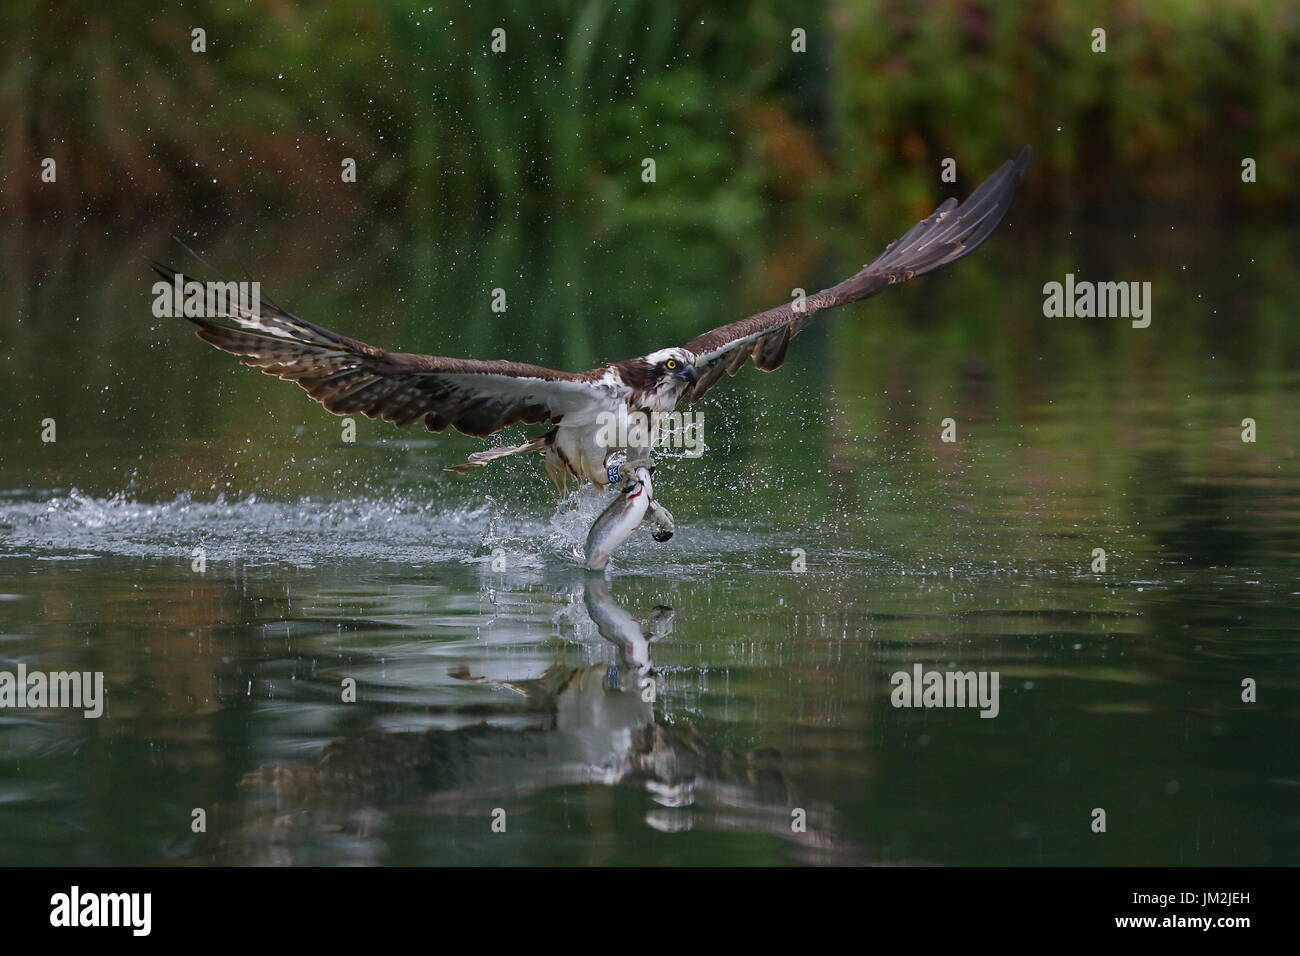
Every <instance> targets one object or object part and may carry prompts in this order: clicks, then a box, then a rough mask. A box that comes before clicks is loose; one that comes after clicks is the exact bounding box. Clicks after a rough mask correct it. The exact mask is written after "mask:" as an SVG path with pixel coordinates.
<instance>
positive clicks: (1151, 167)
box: [0, 0, 1300, 236]
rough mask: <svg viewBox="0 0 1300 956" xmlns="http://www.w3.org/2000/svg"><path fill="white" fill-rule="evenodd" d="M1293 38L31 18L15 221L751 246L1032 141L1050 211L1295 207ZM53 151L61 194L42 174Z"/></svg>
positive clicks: (1221, 13) (306, 15) (915, 18)
mask: <svg viewBox="0 0 1300 956" xmlns="http://www.w3.org/2000/svg"><path fill="white" fill-rule="evenodd" d="M1298 19H1300V15H1298V14H1297V7H1296V5H1295V4H1294V3H1290V2H1269V0H1206V2H1188V0H1143V2H1141V3H1137V2H1131V0H1088V2H1067V0H1041V2H1040V0H1034V2H1029V0H1023V2H993V0H825V2H822V3H808V2H806V0H758V2H741V0H722V2H704V0H660V2H649V0H621V2H614V0H554V2H549V3H545V4H538V3H524V2H509V0H502V2H497V3H476V4H472V5H471V4H468V3H465V2H463V0H385V2H379V3H342V2H334V3H329V4H312V3H304V2H294V0H254V2H249V3H236V4H228V3H225V2H218V0H196V2H191V3H184V4H172V5H169V6H166V7H164V8H161V9H160V8H158V6H157V5H156V4H151V3H145V2H143V0H131V2H123V3H116V4H112V5H99V6H88V5H85V4H77V3H71V2H67V0H55V2H50V0H10V2H8V3H7V4H5V5H4V7H3V9H2V10H0V31H2V33H3V36H4V40H3V41H0V42H2V43H3V46H2V47H0V124H2V125H3V129H0V152H2V153H3V156H2V162H0V203H3V205H4V206H5V207H6V208H7V209H8V210H9V211H10V212H11V213H12V212H17V213H19V214H25V215H39V214H42V213H45V212H50V211H58V210H62V211H64V212H66V213H73V214H77V215H83V214H85V213H87V212H88V211H99V212H103V213H108V214H113V215H119V216H136V215H141V214H147V213H150V212H151V211H154V210H156V209H158V208H159V207H165V206H179V207H181V208H183V209H186V210H188V211H190V212H191V213H192V214H193V215H195V216H199V215H202V216H204V217H207V218H213V217H222V216H230V217H236V216H248V215H249V214H250V213H251V212H252V211H256V212H257V213H260V214H266V213H268V212H269V211H271V210H273V209H275V208H283V207H289V208H292V207H311V206H317V207H321V208H328V209H330V210H331V212H332V213H333V214H337V215H351V216H355V215H363V214H372V213H375V212H395V213H398V214H401V215H403V216H405V217H407V218H409V219H410V220H411V221H415V222H420V223H422V224H424V225H427V226H429V227H430V228H437V225H438V222H437V216H439V215H446V214H449V213H467V212H468V213H475V214H484V215H498V214H501V213H503V212H512V211H514V210H516V209H520V208H525V207H527V208H543V209H555V208H565V209H573V208H576V209H578V210H580V212H581V214H582V216H583V218H584V219H588V220H595V221H596V222H598V223H599V222H610V221H619V222H626V221H661V220H664V219H670V220H678V221H681V220H684V221H688V222H695V223H699V224H705V225H707V226H708V228H710V229H713V230H717V231H721V232H723V233H729V234H731V235H733V236H740V235H744V234H746V233H747V232H748V231H749V230H751V229H752V228H753V227H754V225H755V223H756V222H757V221H758V220H760V219H761V218H763V217H764V216H767V217H774V216H785V215H788V214H789V210H788V208H786V207H785V206H783V205H781V203H782V202H784V201H785V200H788V199H794V200H798V201H800V202H804V201H806V202H808V203H811V204H812V205H813V206H814V207H816V208H817V209H819V210H824V209H826V208H827V207H828V206H829V207H831V208H835V209H837V210H849V211H853V210H856V211H857V212H858V213H861V214H872V215H874V214H878V213H882V212H891V213H892V212H894V211H897V209H898V207H902V208H905V209H906V210H907V212H909V213H911V212H915V211H917V210H918V209H920V208H922V207H925V206H928V205H929V204H930V203H931V202H932V201H933V197H934V186H935V182H936V180H937V176H938V164H939V162H940V161H941V160H942V159H943V158H944V157H948V156H951V157H953V158H955V159H956V160H957V162H958V171H959V183H960V185H962V186H969V185H973V183H974V182H976V181H977V180H978V179H979V178H982V176H983V175H985V174H986V173H987V171H988V170H990V169H992V168H993V167H995V166H996V165H997V163H999V162H1000V161H1001V160H1003V159H1005V158H1006V157H1008V156H1010V155H1013V154H1014V152H1015V151H1016V150H1018V148H1019V147H1020V146H1021V145H1023V144H1024V143H1031V144H1033V145H1034V146H1036V147H1037V148H1038V151H1039V159H1038V162H1037V166H1036V175H1035V176H1034V177H1033V182H1032V183H1031V184H1030V195H1029V198H1030V200H1031V201H1032V200H1037V201H1038V202H1041V203H1048V204H1054V205H1064V206H1078V207H1079V208H1080V209H1082V210H1086V211H1091V210H1092V207H1091V206H1090V205H1089V204H1090V202H1092V201H1094V200H1096V199H1097V198H1098V197H1103V196H1104V197H1107V198H1108V200H1109V202H1110V203H1111V204H1112V206H1113V205H1114V204H1116V203H1117V201H1119V200H1120V199H1122V198H1123V197H1140V198H1142V199H1144V200H1145V199H1153V200H1157V201H1160V200H1166V201H1168V202H1169V203H1171V204H1174V205H1179V206H1182V207H1184V208H1186V209H1188V211H1191V212H1197V211H1205V210H1209V211H1215V210H1218V209H1221V208H1224V207H1228V208H1239V207H1240V206H1242V205H1253V206H1256V207H1258V208H1259V209H1268V208H1281V207H1284V206H1285V205H1286V204H1287V203H1293V202H1294V201H1295V199H1296V190H1297V185H1296V178H1295V177H1294V175H1293V171H1294V170H1295V169H1296V168H1297V165H1298V161H1300V140H1298V139H1297V137H1296V136H1295V130H1296V129H1298V128H1300V98H1298V97H1297V96H1296V89H1297V87H1298V86H1300V35H1298V33H1297V29H1298V27H1297V20H1298ZM195 27H201V28H202V29H204V30H206V32H207V50H206V52H203V53H195V52H192V51H191V37H190V31H191V30H192V29H193V28H195ZM1096 27H1101V28H1104V29H1105V30H1106V31H1107V51H1106V52H1105V53H1094V52H1093V51H1092V49H1091V45H1092V36H1091V31H1092V30H1093V29H1094V28H1096ZM496 28H501V29H503V30H504V31H505V40H506V51H505V52H504V53H492V52H491V51H490V44H491V42H492V31H493V30H494V29H496ZM796 28H797V29H802V30H805V31H807V52H806V53H796V52H793V51H792V49H791V46H792V38H791V33H792V31H793V30H795V29H796ZM46 156H49V157H53V158H55V159H56V160H57V161H58V163H59V180H58V183H57V184H47V183H42V182H41V181H40V178H39V171H40V165H39V164H40V161H41V159H42V158H44V157H46ZM1246 156H1250V157H1253V158H1255V159H1256V160H1257V161H1258V164H1259V181H1258V182H1257V183H1254V184H1251V185H1250V186H1248V187H1244V186H1243V184H1242V183H1241V179H1240V164H1241V160H1242V158H1243V157H1246ZM346 157H352V158H355V159H356V160H357V162H358V181H357V183H355V184H346V183H343V182H341V177H340V168H341V167H340V164H341V162H342V160H343V159H344V158H346ZM647 157H649V158H654V159H655V160H656V163H657V181H656V182H655V184H654V185H653V187H650V186H648V185H647V184H645V183H643V182H642V181H641V162H642V160H643V159H644V158H647ZM968 171H969V172H968ZM772 200H777V201H778V202H777V205H775V206H773V205H772V203H771V201H772ZM570 214H571V213H570Z"/></svg>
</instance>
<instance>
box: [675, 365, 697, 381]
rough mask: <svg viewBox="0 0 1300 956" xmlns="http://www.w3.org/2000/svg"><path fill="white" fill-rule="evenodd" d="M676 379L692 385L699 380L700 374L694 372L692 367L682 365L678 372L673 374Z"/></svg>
mask: <svg viewBox="0 0 1300 956" xmlns="http://www.w3.org/2000/svg"><path fill="white" fill-rule="evenodd" d="M673 374H674V375H675V376H677V379H678V380H679V381H682V382H689V383H690V384H692V385H694V384H695V383H696V382H698V381H699V380H700V373H699V372H697V371H695V366H694V365H683V366H682V367H681V369H680V370H678V371H677V372H674V373H673Z"/></svg>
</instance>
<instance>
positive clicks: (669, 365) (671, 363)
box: [664, 359, 677, 372]
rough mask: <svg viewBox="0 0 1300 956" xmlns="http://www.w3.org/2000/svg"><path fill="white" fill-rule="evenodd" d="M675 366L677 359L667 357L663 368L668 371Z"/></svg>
mask: <svg viewBox="0 0 1300 956" xmlns="http://www.w3.org/2000/svg"><path fill="white" fill-rule="evenodd" d="M676 367H677V359H669V360H668V361H667V362H664V368H666V369H668V371H670V372H671V371H672V370H673V369H675V368H676Z"/></svg>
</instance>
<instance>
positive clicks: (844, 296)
mask: <svg viewBox="0 0 1300 956" xmlns="http://www.w3.org/2000/svg"><path fill="white" fill-rule="evenodd" d="M1032 154H1033V151H1032V150H1031V149H1030V148H1029V147H1028V146H1026V147H1025V148H1024V150H1023V151H1022V152H1021V153H1020V156H1019V157H1017V158H1016V160H1015V161H1014V162H1013V161H1010V160H1009V161H1007V162H1006V163H1003V164H1002V167H1001V168H1000V169H999V170H998V171H997V172H995V173H994V174H993V175H992V176H990V177H989V178H988V179H986V180H985V181H984V182H983V183H981V184H980V185H979V186H978V187H977V188H976V189H975V191H974V192H973V193H971V194H970V195H969V196H968V197H967V198H966V201H965V202H964V203H962V204H960V205H958V204H957V200H956V199H948V200H946V201H945V202H943V203H942V204H941V205H940V206H939V207H938V208H937V209H935V211H934V212H933V213H931V214H930V215H929V216H927V217H926V218H925V219H922V220H921V221H920V222H918V223H917V224H916V225H915V226H913V227H912V228H911V229H910V230H908V231H907V233H906V234H904V235H903V236H902V237H901V238H899V239H897V240H895V241H894V242H891V243H890V244H889V246H888V247H887V248H886V249H885V251H884V252H883V253H881V254H880V256H879V258H877V259H876V260H875V261H874V262H872V263H870V264H868V265H867V266H864V267H863V269H862V271H861V272H859V273H857V274H856V275H854V276H852V277H850V278H848V279H846V280H844V281H843V282H841V283H839V284H838V285H835V286H832V287H831V288H829V289H823V290H822V291H821V292H818V293H816V294H815V295H810V296H808V297H807V298H806V299H805V300H804V302H803V306H804V307H803V309H802V310H796V309H795V307H794V303H792V302H786V303H784V304H782V305H779V306H777V307H776V308H774V309H768V310H767V311H766V312H759V313H757V314H756V315H751V316H749V317H748V318H745V319H741V320H739V321H738V322H732V323H730V324H729V325H723V326H720V327H719V328H716V329H713V330H712V331H710V332H705V333H704V334H703V335H699V336H696V337H695V338H694V339H692V340H691V341H689V342H687V343H686V348H688V349H690V350H691V351H692V352H694V353H695V355H696V369H697V371H698V372H699V376H700V377H699V380H698V381H697V382H696V383H695V385H694V387H693V388H692V389H691V391H690V392H689V398H690V401H692V402H694V401H696V400H698V399H699V398H700V397H701V396H702V395H704V393H705V392H707V391H708V390H709V389H710V388H712V387H713V386H714V385H715V384H717V382H718V380H719V379H720V378H721V377H722V374H723V372H726V373H727V374H728V375H735V374H736V373H737V372H739V371H740V370H741V368H743V367H744V366H745V363H746V362H747V361H748V360H749V359H751V358H752V359H753V360H754V364H755V365H756V366H758V368H759V369H761V370H762V371H765V372H770V371H773V370H774V369H777V368H780V367H781V365H782V363H784V362H785V354H786V348H787V347H788V346H789V344H790V339H792V338H794V337H795V336H796V335H798V334H799V333H800V332H802V331H803V329H804V328H805V327H806V326H807V325H808V322H809V321H810V320H811V319H812V317H813V316H814V315H815V314H816V313H818V312H822V311H824V310H826V309H832V308H834V307H835V306H837V305H844V304H845V303H848V302H857V301H859V300H861V299H867V298H870V297H871V296H873V295H875V294H876V293H878V292H880V291H881V290H883V289H887V288H889V286H891V285H897V284H898V283H900V282H906V281H908V280H909V279H913V278H915V277H916V276H920V275H925V274H926V273H927V272H933V271H934V270H935V269H938V268H939V267H940V266H944V265H947V264H948V263H950V262H956V261H957V260H958V259H960V258H961V257H962V256H964V255H967V254H968V253H970V252H971V251H973V250H974V249H975V248H976V247H977V246H979V245H980V243H982V242H983V241H984V240H985V239H987V238H988V237H989V235H990V234H991V233H992V232H993V230H994V229H995V228H997V225H998V223H1000V222H1001V221H1002V217H1003V216H1004V215H1005V214H1006V211H1007V209H1008V208H1009V207H1010V205H1011V200H1012V198H1013V197H1014V196H1015V194H1016V187H1017V186H1018V185H1019V183H1020V179H1021V177H1022V176H1023V175H1024V171H1025V167H1027V166H1028V165H1029V160H1030V157H1031V156H1032Z"/></svg>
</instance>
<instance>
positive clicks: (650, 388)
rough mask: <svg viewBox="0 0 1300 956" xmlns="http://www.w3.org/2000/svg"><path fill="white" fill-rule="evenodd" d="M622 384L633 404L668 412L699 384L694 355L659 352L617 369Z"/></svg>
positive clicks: (675, 349) (680, 350)
mask: <svg viewBox="0 0 1300 956" xmlns="http://www.w3.org/2000/svg"><path fill="white" fill-rule="evenodd" d="M617 368H618V370H619V375H620V376H621V377H622V379H623V381H624V382H625V383H626V384H628V385H630V386H631V387H632V388H633V390H634V393H635V400H634V404H637V405H643V406H648V407H652V408H653V409H654V410H657V411H671V410H672V409H673V407H674V406H676V404H677V401H678V399H680V398H681V397H682V393H683V392H685V391H686V389H687V388H689V387H690V386H691V385H693V384H695V383H696V382H697V381H699V378H700V376H699V373H698V372H696V371H695V353H694V352H691V351H689V350H687V349H681V348H672V349H660V350H659V351H658V352H651V353H650V354H649V355H646V356H644V357H642V358H639V359H632V360H631V361H628V362H620V363H618V366H617Z"/></svg>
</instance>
